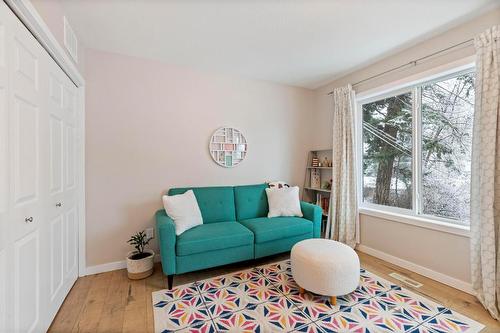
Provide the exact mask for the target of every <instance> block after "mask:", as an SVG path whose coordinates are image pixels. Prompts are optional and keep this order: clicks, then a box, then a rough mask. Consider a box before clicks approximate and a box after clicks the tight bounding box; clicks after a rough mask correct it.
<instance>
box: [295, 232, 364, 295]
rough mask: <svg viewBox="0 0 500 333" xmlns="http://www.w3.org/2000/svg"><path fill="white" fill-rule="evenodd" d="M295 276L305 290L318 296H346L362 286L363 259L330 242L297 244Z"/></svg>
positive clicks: (347, 248) (348, 248)
mask: <svg viewBox="0 0 500 333" xmlns="http://www.w3.org/2000/svg"><path fill="white" fill-rule="evenodd" d="M290 259H291V262H292V275H293V278H294V280H295V282H297V284H298V285H299V286H300V288H301V292H304V290H303V289H305V290H308V291H311V292H313V293H316V294H320V295H325V296H330V297H331V299H332V302H333V303H336V296H341V295H346V294H349V293H351V292H352V291H354V290H355V289H356V288H357V287H358V285H359V268H360V267H359V258H358V255H357V253H356V252H355V251H354V250H353V249H351V248H350V247H349V246H347V245H345V244H342V243H339V242H336V241H333V240H329V239H318V238H316V239H306V240H303V241H301V242H298V243H297V244H295V245H294V246H293V248H292V251H291V254H290Z"/></svg>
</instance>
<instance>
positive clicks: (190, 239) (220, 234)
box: [176, 222, 253, 256]
mask: <svg viewBox="0 0 500 333" xmlns="http://www.w3.org/2000/svg"><path fill="white" fill-rule="evenodd" d="M243 245H253V233H252V232H251V231H250V230H248V229H247V228H245V227H244V226H242V225H241V224H239V223H231V222H214V223H208V224H202V225H198V226H196V227H194V228H192V229H189V230H187V231H185V232H183V233H182V234H181V235H179V236H177V245H176V253H177V255H178V256H186V255H190V254H196V253H204V252H208V251H213V250H220V249H228V248H232V247H238V246H243Z"/></svg>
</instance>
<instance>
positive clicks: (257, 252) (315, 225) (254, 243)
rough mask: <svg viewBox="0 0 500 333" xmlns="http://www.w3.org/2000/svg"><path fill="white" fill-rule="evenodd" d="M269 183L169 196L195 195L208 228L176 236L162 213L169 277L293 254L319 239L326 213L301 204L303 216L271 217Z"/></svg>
mask: <svg viewBox="0 0 500 333" xmlns="http://www.w3.org/2000/svg"><path fill="white" fill-rule="evenodd" d="M266 187H267V184H258V185H246V186H224V187H193V188H173V189H171V190H170V191H168V194H169V195H176V194H182V193H184V192H186V191H188V190H193V192H194V195H195V197H196V200H197V201H198V206H199V207H200V211H201V215H202V217H203V224H202V225H199V226H196V227H194V228H192V229H189V230H187V231H185V232H184V233H182V234H181V235H179V236H176V235H175V226H174V222H173V220H172V219H171V218H170V217H169V216H168V215H167V214H166V212H165V210H164V209H160V210H158V211H157V212H156V227H157V232H158V238H159V246H160V255H161V262H162V268H163V273H164V274H165V275H167V276H168V288H169V289H171V288H172V283H173V276H174V275H176V274H182V273H187V272H191V271H196V270H200V269H205V268H209V267H215V266H220V265H225V264H230V263H233V262H238V261H243V260H249V259H256V258H261V257H265V256H269V255H272V254H276V253H281V252H286V251H289V250H290V249H291V248H292V246H293V245H294V244H295V243H297V242H299V241H301V240H303V239H308V238H319V237H320V232H321V215H322V211H321V208H320V207H318V206H316V205H313V204H309V203H306V202H301V203H300V205H301V209H302V213H303V215H304V216H303V217H273V218H268V217H267V213H268V210H269V209H268V204H267V195H266V191H265V189H266Z"/></svg>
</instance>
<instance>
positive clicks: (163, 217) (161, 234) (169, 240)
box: [156, 209, 176, 275]
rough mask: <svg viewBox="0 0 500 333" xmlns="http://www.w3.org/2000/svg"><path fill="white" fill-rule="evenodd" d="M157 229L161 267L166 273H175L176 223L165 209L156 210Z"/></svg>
mask: <svg viewBox="0 0 500 333" xmlns="http://www.w3.org/2000/svg"><path fill="white" fill-rule="evenodd" d="M156 231H157V233H158V238H159V242H158V243H159V245H160V255H161V267H162V269H163V273H164V274H165V275H170V274H175V272H176V267H175V263H176V259H175V241H176V235H175V225H174V221H172V219H171V218H170V217H169V216H168V215H167V213H166V212H165V209H160V210H159V211H157V212H156Z"/></svg>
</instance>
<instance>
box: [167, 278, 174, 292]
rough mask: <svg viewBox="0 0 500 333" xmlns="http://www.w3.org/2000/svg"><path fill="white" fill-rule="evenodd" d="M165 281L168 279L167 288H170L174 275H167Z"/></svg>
mask: <svg viewBox="0 0 500 333" xmlns="http://www.w3.org/2000/svg"><path fill="white" fill-rule="evenodd" d="M167 281H168V285H167V287H168V289H169V290H170V289H172V287H173V285H174V276H173V275H167Z"/></svg>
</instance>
